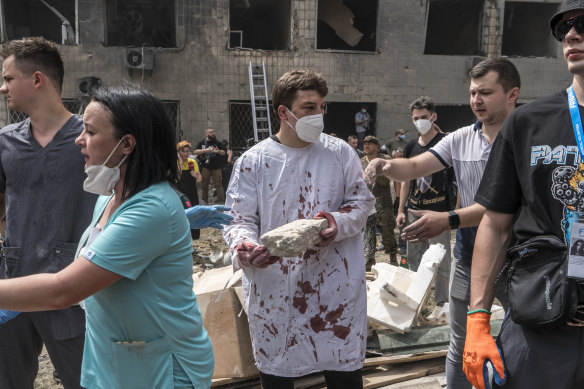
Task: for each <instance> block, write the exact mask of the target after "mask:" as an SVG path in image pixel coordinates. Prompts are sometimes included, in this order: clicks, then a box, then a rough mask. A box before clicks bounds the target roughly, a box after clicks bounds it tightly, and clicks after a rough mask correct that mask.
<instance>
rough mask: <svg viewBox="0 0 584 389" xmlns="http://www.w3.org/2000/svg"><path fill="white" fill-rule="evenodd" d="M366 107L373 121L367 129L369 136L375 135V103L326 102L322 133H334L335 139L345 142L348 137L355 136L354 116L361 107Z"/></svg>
mask: <svg viewBox="0 0 584 389" xmlns="http://www.w3.org/2000/svg"><path fill="white" fill-rule="evenodd" d="M363 105H365V106H367V112H369V115H371V118H372V119H373V120H372V121H371V125H370V127H369V133H370V135H375V134H376V130H375V127H376V124H377V123H376V122H375V118H376V114H377V103H355V102H352V103H340V102H336V101H335V102H327V105H326V114H325V115H324V132H325V133H327V134H330V133H335V134H336V135H337V137H339V138H341V139H344V140H347V137H348V136H349V135H356V132H355V114H356V113H357V112H359V110H360V109H361V106H363Z"/></svg>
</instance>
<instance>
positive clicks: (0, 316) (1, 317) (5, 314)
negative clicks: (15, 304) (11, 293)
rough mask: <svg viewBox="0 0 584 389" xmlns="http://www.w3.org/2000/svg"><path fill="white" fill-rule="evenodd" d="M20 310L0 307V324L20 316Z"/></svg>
mask: <svg viewBox="0 0 584 389" xmlns="http://www.w3.org/2000/svg"><path fill="white" fill-rule="evenodd" d="M19 313H20V312H16V311H7V310H5V309H0V324H4V323H6V322H7V321H8V320H10V319H12V318H14V317H16V316H18V314H19Z"/></svg>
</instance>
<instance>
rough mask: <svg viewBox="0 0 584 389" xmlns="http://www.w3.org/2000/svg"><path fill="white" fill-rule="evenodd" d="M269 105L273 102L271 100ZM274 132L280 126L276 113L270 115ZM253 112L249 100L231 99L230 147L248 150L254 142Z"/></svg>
mask: <svg viewBox="0 0 584 389" xmlns="http://www.w3.org/2000/svg"><path fill="white" fill-rule="evenodd" d="M269 106H270V107H271V106H272V104H271V102H270V104H269ZM270 120H271V122H272V133H274V134H275V133H276V131H277V129H278V128H279V126H280V123H279V119H278V118H277V117H276V115H270ZM253 140H254V135H253V114H252V111H251V102H250V101H249V100H230V101H229V147H230V148H231V149H233V150H234V151H237V152H242V151H244V150H246V149H247V148H248V147H249V146H250V145H252V144H253Z"/></svg>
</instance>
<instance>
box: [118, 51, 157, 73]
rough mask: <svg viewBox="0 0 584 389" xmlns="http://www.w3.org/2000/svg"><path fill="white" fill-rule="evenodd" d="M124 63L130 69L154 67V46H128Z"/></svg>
mask: <svg viewBox="0 0 584 389" xmlns="http://www.w3.org/2000/svg"><path fill="white" fill-rule="evenodd" d="M124 65H125V66H126V67H127V68H129V69H148V70H150V69H154V49H153V48H152V47H126V50H125V52H124Z"/></svg>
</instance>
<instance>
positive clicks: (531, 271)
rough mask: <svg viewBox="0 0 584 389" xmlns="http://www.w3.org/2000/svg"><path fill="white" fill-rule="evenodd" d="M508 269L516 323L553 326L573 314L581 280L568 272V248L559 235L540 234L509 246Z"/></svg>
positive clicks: (506, 267)
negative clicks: (569, 275) (571, 276)
mask: <svg viewBox="0 0 584 389" xmlns="http://www.w3.org/2000/svg"><path fill="white" fill-rule="evenodd" d="M505 270H507V276H508V280H507V285H508V288H507V293H508V294H509V311H510V315H511V318H512V319H513V321H514V322H515V323H517V324H522V325H527V326H541V327H553V326H560V325H563V324H566V323H567V322H568V321H569V320H570V319H572V318H573V317H574V315H575V313H576V308H577V306H578V283H577V281H576V280H574V279H570V278H568V276H567V273H568V248H567V247H566V244H565V243H564V242H563V241H562V240H560V239H559V238H558V237H557V236H555V235H542V236H537V237H535V238H532V239H529V240H527V241H526V242H524V243H522V244H519V245H515V246H513V247H511V248H509V250H507V265H506V266H505V268H504V269H503V270H502V272H504V271H505Z"/></svg>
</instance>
